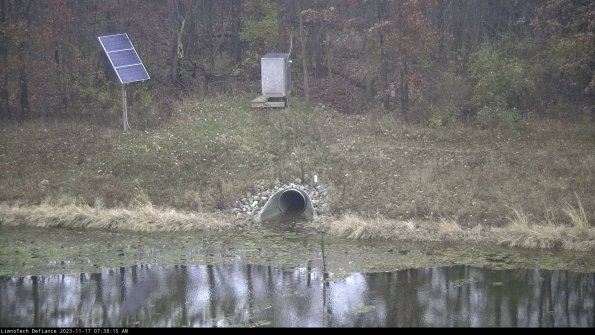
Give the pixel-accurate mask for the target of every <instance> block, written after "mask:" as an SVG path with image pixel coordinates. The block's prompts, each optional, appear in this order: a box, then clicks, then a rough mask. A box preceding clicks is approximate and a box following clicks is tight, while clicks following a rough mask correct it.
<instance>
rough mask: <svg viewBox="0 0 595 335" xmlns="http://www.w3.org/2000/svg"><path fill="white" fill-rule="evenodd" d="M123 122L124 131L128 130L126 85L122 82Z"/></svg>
mask: <svg viewBox="0 0 595 335" xmlns="http://www.w3.org/2000/svg"><path fill="white" fill-rule="evenodd" d="M122 112H123V115H122V124H123V126H124V131H127V130H128V104H127V103H126V85H125V84H122Z"/></svg>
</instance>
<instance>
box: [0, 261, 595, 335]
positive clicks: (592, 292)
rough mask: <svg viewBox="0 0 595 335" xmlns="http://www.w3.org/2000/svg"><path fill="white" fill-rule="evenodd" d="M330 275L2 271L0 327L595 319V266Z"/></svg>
mask: <svg viewBox="0 0 595 335" xmlns="http://www.w3.org/2000/svg"><path fill="white" fill-rule="evenodd" d="M325 278H326V275H324V274H323V273H321V272H319V271H317V270H314V269H312V268H310V267H309V266H306V267H301V268H293V269H280V268H273V267H267V266H255V265H243V264H221V265H204V266H174V267H161V266H153V265H138V266H133V267H127V268H119V269H112V270H108V271H104V272H101V273H82V274H79V275H51V276H29V277H19V278H11V277H0V326H4V327H98V326H128V327H130V326H139V327H184V326H187V327H230V326H282V327H321V326H327V327H328V326H331V327H370V326H371V327H376V326H380V327H420V326H421V327H449V326H453V327H490V326H507V327H508V326H519V327H527V326H528V327H569V326H570V327H593V326H594V325H595V324H594V318H595V316H594V301H595V274H580V273H573V272H567V271H544V270H500V271H497V270H486V269H479V268H473V267H467V266H455V267H448V268H429V269H412V270H404V271H398V272H392V273H354V274H351V275H350V276H348V277H346V278H344V279H342V280H339V281H336V282H329V281H325V280H324V279H325Z"/></svg>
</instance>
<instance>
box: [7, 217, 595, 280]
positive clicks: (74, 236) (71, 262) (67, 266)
mask: <svg viewBox="0 0 595 335" xmlns="http://www.w3.org/2000/svg"><path fill="white" fill-rule="evenodd" d="M294 228H295V227H294ZM323 240H324V260H325V262H324V263H325V264H326V271H327V272H329V273H330V274H331V279H332V280H339V279H341V278H342V277H344V276H346V275H348V274H349V273H352V272H386V271H397V270H402V269H407V268H425V267H436V266H450V265H457V264H464V265H471V266H477V267H485V268H492V269H513V268H540V269H548V270H569V271H574V272H595V258H594V257H592V254H591V253H589V252H576V251H565V250H530V249H522V248H508V247H500V246H492V245H479V244H477V243H468V244H466V243H456V244H455V243H446V242H411V241H352V240H346V239H338V238H334V237H331V236H328V235H327V234H321V233H320V232H317V231H312V230H311V229H306V228H295V229H291V230H290V229H287V228H286V227H284V228H280V227H275V226H260V227H256V228H243V229H234V230H226V231H224V232H217V231H201V232H159V233H156V232H153V233H139V232H129V231H116V230H100V229H68V228H57V227H53V228H33V227H24V226H18V227H8V226H0V276H27V275H47V274H72V273H81V272H91V273H93V272H98V271H101V270H105V269H110V268H119V267H126V266H131V265H134V264H159V265H183V264H221V263H244V264H258V265H272V266H276V267H313V268H318V269H323V267H324V266H323V248H322V247H323V243H322V242H323Z"/></svg>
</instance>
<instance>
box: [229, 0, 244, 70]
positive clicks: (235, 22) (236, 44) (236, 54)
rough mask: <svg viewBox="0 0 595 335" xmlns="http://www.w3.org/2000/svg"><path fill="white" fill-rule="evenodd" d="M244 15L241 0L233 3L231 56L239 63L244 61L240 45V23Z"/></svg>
mask: <svg viewBox="0 0 595 335" xmlns="http://www.w3.org/2000/svg"><path fill="white" fill-rule="evenodd" d="M241 14H242V4H241V3H240V0H232V2H231V15H232V18H231V20H232V21H231V54H232V58H233V61H234V62H235V63H239V62H241V61H242V49H241V45H240V23H241Z"/></svg>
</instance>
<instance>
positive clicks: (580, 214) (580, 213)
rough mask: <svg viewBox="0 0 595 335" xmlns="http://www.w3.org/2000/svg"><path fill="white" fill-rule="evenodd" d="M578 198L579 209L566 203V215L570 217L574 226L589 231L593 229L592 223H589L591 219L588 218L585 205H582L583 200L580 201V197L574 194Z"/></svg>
mask: <svg viewBox="0 0 595 335" xmlns="http://www.w3.org/2000/svg"><path fill="white" fill-rule="evenodd" d="M574 196H575V197H576V201H577V203H578V207H574V206H572V205H570V204H569V203H566V207H565V208H564V213H565V214H566V215H568V217H569V218H570V221H571V222H572V225H573V226H574V227H576V228H579V229H589V228H591V223H589V219H588V218H587V213H586V212H585V209H584V208H583V204H582V203H581V199H579V197H578V195H577V194H576V193H574Z"/></svg>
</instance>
